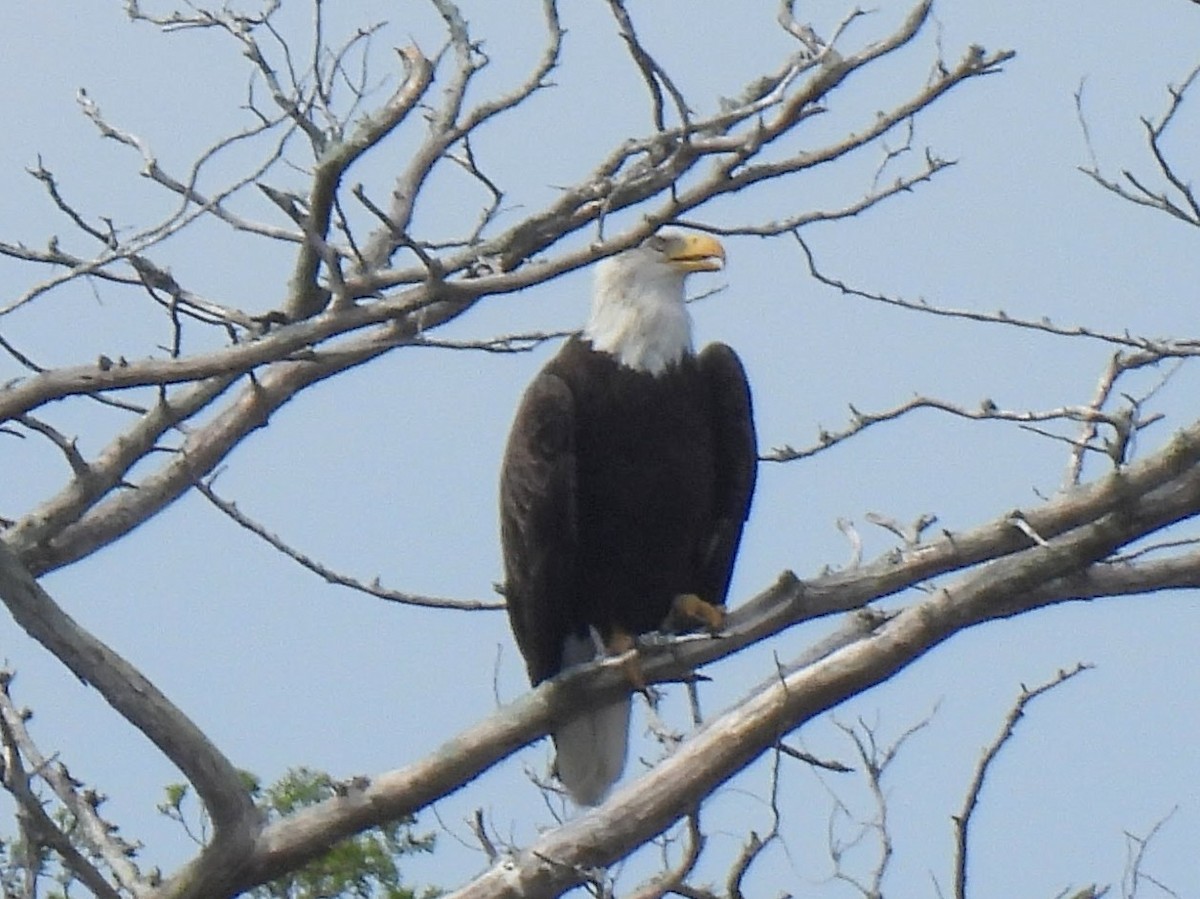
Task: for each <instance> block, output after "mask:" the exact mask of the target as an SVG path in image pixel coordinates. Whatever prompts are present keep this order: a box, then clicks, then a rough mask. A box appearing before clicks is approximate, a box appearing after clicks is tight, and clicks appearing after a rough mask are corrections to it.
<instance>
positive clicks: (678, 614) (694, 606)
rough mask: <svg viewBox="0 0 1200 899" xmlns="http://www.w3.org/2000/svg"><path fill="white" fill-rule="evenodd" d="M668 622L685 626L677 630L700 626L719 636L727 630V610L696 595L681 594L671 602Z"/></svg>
mask: <svg viewBox="0 0 1200 899" xmlns="http://www.w3.org/2000/svg"><path fill="white" fill-rule="evenodd" d="M667 620H668V622H669V623H670V624H672V625H678V624H682V625H683V626H682V627H676V628H674V629H675V630H688V629H689V628H694V627H697V626H700V627H703V628H704V629H705V630H707V631H708V632H709V633H710V634H718V633H720V632H721V631H722V630H724V628H725V609H724V608H723V607H721V606H718V605H714V604H713V603H711V602H707V601H706V600H703V599H701V598H700V597H699V596H697V595H696V594H695V593H680V594H679V595H678V596H676V597H675V599H673V600H672V601H671V614H670V615H669V616H668V618H667Z"/></svg>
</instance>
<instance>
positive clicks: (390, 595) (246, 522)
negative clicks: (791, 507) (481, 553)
mask: <svg viewBox="0 0 1200 899" xmlns="http://www.w3.org/2000/svg"><path fill="white" fill-rule="evenodd" d="M196 489H197V490H198V491H199V492H200V493H201V494H202V495H203V496H204V498H205V499H207V500H208V501H209V502H210V503H212V504H213V505H214V506H216V507H217V508H218V509H220V510H221V511H222V512H224V513H225V514H226V515H228V516H229V517H230V518H231V519H233V520H234V521H235V522H237V523H238V524H239V525H241V526H242V527H243V528H245V529H246V530H248V531H250V532H251V533H252V534H254V535H255V536H257V537H259V538H261V539H263V540H265V541H266V542H267V543H268V544H270V545H271V546H272V547H274V548H275V549H277V550H278V551H279V552H281V553H283V554H284V555H285V556H287V557H288V558H289V559H292V560H293V561H295V562H298V563H299V564H300V565H302V566H303V567H305V568H307V569H308V570H309V571H311V572H313V574H316V575H318V576H320V577H322V578H324V579H325V580H326V581H328V582H329V583H331V584H338V585H339V586H342V587H349V588H350V589H352V590H357V591H359V592H360V593H366V594H367V595H368V596H374V597H376V598H378V599H386V600H388V601H389V602H398V603H402V604H404V605H411V606H423V607H425V608H430V609H459V610H463V611H478V610H480V609H503V608H504V603H503V602H488V601H486V600H479V599H448V598H446V597H441V596H417V595H414V594H412V593H401V592H400V591H398V590H388V589H386V588H385V587H383V586H381V585H380V583H379V578H376V579H375V580H374V581H372V582H371V583H369V584H364V583H363V582H362V581H359V580H357V579H355V578H352V577H349V576H347V575H344V574H339V573H338V572H336V571H334V570H333V569H331V568H329V567H328V566H326V565H323V564H321V563H320V562H318V561H316V560H315V559H313V558H311V557H310V556H307V555H305V554H304V553H302V552H300V551H299V550H297V549H294V548H293V547H291V546H289V545H288V544H287V543H285V542H284V541H283V540H282V539H281V538H280V537H278V536H276V535H275V534H273V533H271V532H270V531H269V530H267V528H265V527H264V526H263V525H261V524H259V523H258V522H256V521H254V520H253V519H251V518H250V517H248V516H247V515H246V514H245V513H243V512H242V511H241V510H240V509H239V508H238V507H237V504H236V503H232V502H230V501H229V500H226V499H222V498H221V497H220V496H218V495H217V494H216V492H215V491H214V490H213V489H212V479H209V481H208V482H207V483H206V482H199V483H197V484H196Z"/></svg>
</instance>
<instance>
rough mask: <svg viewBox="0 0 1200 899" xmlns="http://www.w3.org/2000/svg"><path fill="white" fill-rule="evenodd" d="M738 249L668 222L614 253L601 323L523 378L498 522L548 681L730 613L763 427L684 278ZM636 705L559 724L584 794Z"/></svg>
mask: <svg viewBox="0 0 1200 899" xmlns="http://www.w3.org/2000/svg"><path fill="white" fill-rule="evenodd" d="M724 260H725V251H724V249H723V247H722V246H721V244H720V243H719V242H718V241H717V240H716V239H714V238H712V237H710V236H708V235H699V234H659V235H654V236H652V237H650V238H648V239H647V240H646V241H644V242H643V243H642V244H641V245H639V246H636V247H634V248H632V249H629V250H626V251H624V252H622V253H619V254H617V255H615V256H612V257H610V258H608V259H606V260H604V261H603V262H601V263H600V264H599V265H597V267H596V275H595V286H594V292H593V298H592V311H591V317H590V319H589V321H588V323H587V327H586V328H585V329H584V330H583V333H582V335H580V336H578V337H572V338H571V339H569V340H568V341H567V342H566V343H565V344H564V345H563V347H562V349H561V350H560V351H559V352H558V354H557V355H556V356H555V357H554V358H553V359H551V360H550V362H548V363H547V364H546V366H545V368H543V369H542V371H541V372H540V373H539V374H538V375H537V377H536V378H534V380H533V382H532V383H531V384H530V385H529V387H528V388H527V389H526V391H525V395H524V397H523V398H522V400H521V404H520V406H519V408H518V410H517V413H516V417H515V419H514V421H513V425H512V431H511V433H510V435H509V438H508V445H507V447H506V450H505V455H504V462H503V468H502V473H501V479H500V529H501V542H502V544H503V553H504V567H505V595H506V598H507V604H508V615H509V620H510V623H511V625H512V629H513V633H514V635H515V636H516V640H517V645H518V646H519V647H520V650H521V653H522V655H523V656H524V658H525V663H526V667H527V668H528V671H529V679H530V681H531V682H532V684H533V685H534V686H537V685H538V684H539V683H541V682H542V681H544V680H546V679H547V678H550V677H553V676H554V675H555V674H557V673H558V672H560V671H562V670H563V669H564V668H567V667H570V666H572V665H578V664H581V663H584V662H588V661H591V660H593V659H594V658H596V657H597V656H598V655H601V654H606V653H607V654H617V653H621V652H624V651H625V650H627V649H629V648H631V647H632V646H633V638H634V637H636V636H637V635H639V634H644V633H647V632H650V631H655V630H660V629H663V628H664V626H665V623H666V622H667V621H668V619H669V618H670V619H672V620H674V618H675V616H676V614H677V613H682V614H683V615H684V616H685V618H687V619H689V620H690V623H691V625H692V626H693V627H695V626H697V625H699V624H705V625H707V626H708V627H709V628H710V629H712V630H714V631H715V630H717V629H718V628H719V627H720V625H721V624H722V623H723V620H724V616H723V611H722V609H723V605H724V602H725V595H726V593H727V592H728V589H729V579H730V574H731V572H732V569H733V561H734V556H735V554H736V552H737V547H738V543H739V541H740V539H741V535H742V526H743V524H744V522H745V520H746V516H747V513H748V511H749V507H750V497H751V494H752V493H753V490H754V479H755V465H756V458H757V451H756V443H755V436H754V424H753V419H752V414H751V405H750V390H749V387H748V385H747V383H746V375H745V372H744V371H743V369H742V365H741V362H740V361H739V360H738V357H737V355H736V354H735V353H734V352H733V350H731V349H730V348H729V347H728V346H725V345H724V344H720V343H715V344H710V345H709V346H707V347H705V348H704V350H703V351H702V352H700V353H699V354H695V353H694V352H693V350H692V335H691V319H690V316H689V314H688V310H687V307H686V305H685V299H684V279H685V278H686V277H687V276H688V275H689V274H690V273H692V272H706V271H716V270H719V269H720V268H721V267H722V265H723V264H724ZM631 679H634V677H633V676H632V675H631ZM636 685H637V684H635V686H636ZM629 712H630V700H629V697H628V696H626V697H624V698H623V699H622V700H620V701H618V702H615V703H612V704H610V705H607V706H604V707H601V708H597V709H592V710H590V711H586V712H583V713H581V714H580V715H579V716H577V717H576V718H575V719H574V720H572V721H570V722H569V723H567V724H566V725H563V726H561V727H559V728H558V729H557V730H556V731H555V733H554V735H553V736H554V741H555V746H556V749H557V759H556V763H555V770H556V773H557V775H558V778H559V780H561V781H562V783H563V785H564V786H565V787H566V789H567V792H568V793H569V794H570V795H571V797H572V798H573V799H574V800H575V802H577V803H579V804H582V805H595V804H597V803H598V802H599V801H600V800H601V799H603V798H604V795H605V794H606V793H607V791H608V789H609V787H610V786H611V785H612V784H613V782H615V781H616V779H617V778H618V777H619V776H620V774H621V770H622V769H623V768H624V765H625V754H626V744H627V740H628V730H629Z"/></svg>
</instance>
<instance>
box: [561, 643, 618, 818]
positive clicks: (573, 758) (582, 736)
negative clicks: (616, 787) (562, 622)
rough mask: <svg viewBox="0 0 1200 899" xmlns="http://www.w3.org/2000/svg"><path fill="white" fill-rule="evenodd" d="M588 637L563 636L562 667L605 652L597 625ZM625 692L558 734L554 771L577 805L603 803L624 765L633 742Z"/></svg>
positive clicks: (567, 724) (581, 716) (593, 657)
mask: <svg viewBox="0 0 1200 899" xmlns="http://www.w3.org/2000/svg"><path fill="white" fill-rule="evenodd" d="M590 631H591V633H590V634H589V635H588V636H587V637H577V636H574V635H569V636H568V637H567V638H566V639H565V640H563V667H564V668H569V667H571V666H572V665H582V664H583V663H585V662H590V661H592V660H593V659H595V658H598V657H600V656H603V655H604V644H603V642H602V641H601V640H600V635H599V634H597V633H596V631H595V630H594V629H590ZM631 708H632V702H631V701H630V699H629V697H628V696H625V697H623V698H621V699H619V700H617V701H616V702H613V703H610V704H609V705H604V706H600V707H599V708H597V709H592V710H591V711H588V712H584V713H583V714H582V715H580V716H579V717H578V718H573V719H571V720H570V721H568V722H567V723H566V724H565V725H563V726H562V727H560V728H559V729H558V730H557V731H555V733H554V747H555V749H556V750H557V757H556V758H555V760H554V771H555V774H557V775H558V779H559V780H560V781H562V785H563V786H564V787H566V788H567V792H568V793H570V794H571V798H572V799H573V800H575V803H576V804H577V805H598V804H599V803H600V801H601V800H602V799H603V798H604V796H605V794H606V793H608V789H609V787H611V786H612V785H613V784H614V783H616V781H617V778H618V777H620V776H621V771H622V770H624V768H625V753H626V750H627V748H628V746H629V712H630V709H631Z"/></svg>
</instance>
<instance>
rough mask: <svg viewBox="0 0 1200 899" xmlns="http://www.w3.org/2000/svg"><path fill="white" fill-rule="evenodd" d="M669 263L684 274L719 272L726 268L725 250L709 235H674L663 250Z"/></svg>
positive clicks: (668, 238) (667, 239)
mask: <svg viewBox="0 0 1200 899" xmlns="http://www.w3.org/2000/svg"><path fill="white" fill-rule="evenodd" d="M663 252H664V255H665V256H666V257H667V261H668V262H669V263H671V265H672V266H674V267H675V268H677V269H679V270H681V271H684V272H717V271H720V270H721V269H722V268H724V267H725V248H724V247H723V246H721V242H720V241H719V240H717V239H716V238H715V237H713V236H711V235H709V234H672V235H670V236H669V237H666V246H665V247H664V249H663Z"/></svg>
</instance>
